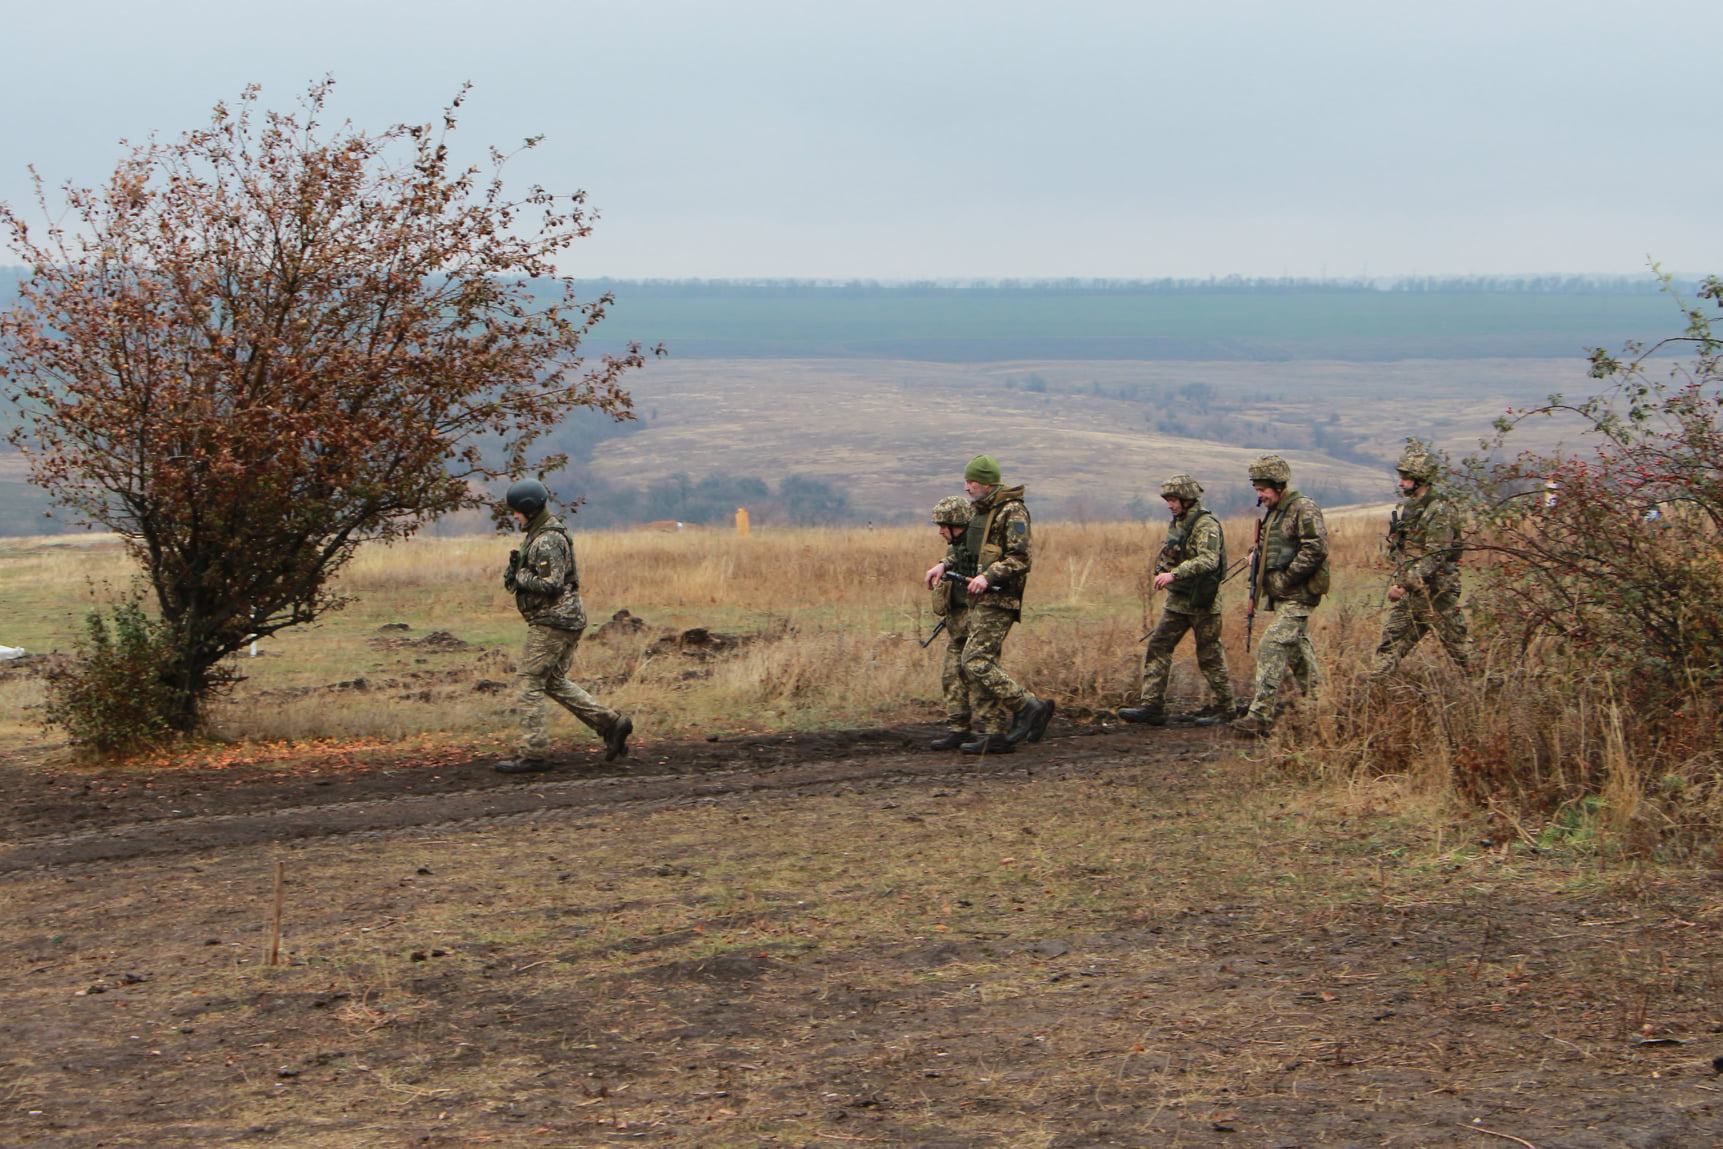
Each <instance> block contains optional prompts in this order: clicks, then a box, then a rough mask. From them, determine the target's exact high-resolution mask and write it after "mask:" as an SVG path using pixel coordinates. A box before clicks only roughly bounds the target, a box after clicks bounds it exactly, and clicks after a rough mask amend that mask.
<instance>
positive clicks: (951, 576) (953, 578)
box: [921, 571, 994, 650]
mask: <svg viewBox="0 0 1723 1149" xmlns="http://www.w3.org/2000/svg"><path fill="white" fill-rule="evenodd" d="M974 577H975V576H974V575H962V574H958V573H957V572H956V571H946V572H945V573H944V574H942V575H940V576H939V581H940V582H951V583H956V584H957V585H958V586H962V587H966V586H968V585H969V580H970V579H972V578H974ZM987 589H988V591H992V590H993V589H994V588H993V587H988V588H987ZM945 622H946V620H945V619H943V618H942V619H940V620H939V622H938V623H937V624H935V625H934V628H933V633H932V634H930V635H928V636H927V641H926V642H924V643H922V644H921V649H923V650H926V649H927V648H928V647H930V646H932V645H933V640H934V639H936V638H938V637H939V632H940V631H942V630H944V629H945Z"/></svg>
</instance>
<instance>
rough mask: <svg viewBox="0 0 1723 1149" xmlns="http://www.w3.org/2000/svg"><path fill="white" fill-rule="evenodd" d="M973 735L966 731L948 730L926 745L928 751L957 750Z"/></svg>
mask: <svg viewBox="0 0 1723 1149" xmlns="http://www.w3.org/2000/svg"><path fill="white" fill-rule="evenodd" d="M974 737H975V735H973V734H971V733H970V732H969V731H967V730H948V731H946V732H945V733H944V734H941V735H940V736H939V737H938V738H935V739H934V740H933V741H932V742H929V743H928V744H927V748H928V749H929V750H959V749H962V747H963V744H964V743H965V742H968V741H969V740H970V739H971V738H974Z"/></svg>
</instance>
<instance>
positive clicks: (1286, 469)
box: [1250, 455, 1292, 487]
mask: <svg viewBox="0 0 1723 1149" xmlns="http://www.w3.org/2000/svg"><path fill="white" fill-rule="evenodd" d="M1250 481H1251V483H1252V484H1253V485H1254V484H1257V483H1263V484H1269V483H1273V484H1276V485H1279V486H1282V487H1284V486H1286V484H1288V483H1290V482H1292V467H1291V466H1290V465H1289V464H1288V463H1287V461H1286V460H1285V459H1282V458H1281V457H1280V456H1279V455H1264V456H1263V457H1262V458H1260V459H1258V460H1257V461H1256V462H1254V463H1252V464H1251V465H1250Z"/></svg>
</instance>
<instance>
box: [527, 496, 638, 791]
mask: <svg viewBox="0 0 1723 1149" xmlns="http://www.w3.org/2000/svg"><path fill="white" fill-rule="evenodd" d="M549 501H550V492H549V491H547V490H546V489H545V486H544V484H543V483H541V482H539V481H538V480H537V479H522V480H520V481H519V482H517V483H515V484H513V485H512V486H510V487H509V490H508V505H509V511H510V512H511V513H512V514H513V515H514V519H515V523H516V524H517V525H518V526H519V527H520V528H521V529H522V530H524V531H525V532H526V541H525V542H523V543H522V544H521V546H520V549H519V550H514V551H510V552H509V566H508V570H507V571H506V572H505V573H504V574H503V589H504V590H507V591H509V592H511V593H512V594H513V595H514V596H515V606H516V607H518V608H519V610H520V613H521V617H522V618H524V619H525V620H526V624H527V634H526V649H525V650H524V651H523V652H522V654H521V660H520V667H519V669H518V671H517V672H516V674H515V682H516V684H517V685H518V687H519V700H520V706H521V742H520V753H519V755H518V756H517V757H514V758H510V759H508V760H507V761H503V762H498V763H497V764H496V769H497V770H499V771H501V772H502V773H504V774H536V773H538V772H540V771H543V770H549V769H550V768H551V762H550V760H549V759H548V758H547V757H546V756H545V755H546V752H547V750H548V749H549V746H550V739H549V737H548V736H547V735H546V733H545V716H544V700H545V696H546V695H549V696H550V697H551V698H554V699H556V701H557V702H558V703H559V704H561V705H562V707H563V708H564V709H566V710H567V711H568V712H569V713H570V714H572V715H574V716H575V717H576V718H578V719H580V720H581V721H582V722H584V723H586V725H587V726H589V727H591V728H592V729H593V730H595V731H596V732H597V733H598V734H599V735H600V736H602V737H603V738H604V760H605V761H606V762H610V761H614V760H615V759H617V758H619V757H623V756H625V755H626V754H627V753H628V736H629V735H630V734H631V733H633V732H634V723H633V722H632V721H631V720H629V718H628V717H627V716H626V715H623V714H621V713H619V712H617V711H615V710H612V709H611V708H610V707H608V706H606V705H604V704H603V703H602V702H599V701H598V699H596V698H594V697H593V696H592V695H590V694H588V693H587V692H586V691H584V690H582V689H581V688H580V687H578V686H576V685H575V684H574V683H573V682H570V681H569V679H568V668H569V665H570V664H571V663H572V662H573V661H574V649H575V647H576V646H578V645H580V636H581V633H582V632H583V631H584V630H585V629H586V608H585V607H584V606H583V605H582V604H581V601H580V573H579V570H578V569H577V568H576V566H575V562H574V540H573V539H572V538H570V537H569V533H568V528H567V527H565V526H563V525H562V522H561V520H559V519H557V518H556V517H555V516H554V515H552V514H551V513H550V509H549V507H548V506H547V504H548V503H549Z"/></svg>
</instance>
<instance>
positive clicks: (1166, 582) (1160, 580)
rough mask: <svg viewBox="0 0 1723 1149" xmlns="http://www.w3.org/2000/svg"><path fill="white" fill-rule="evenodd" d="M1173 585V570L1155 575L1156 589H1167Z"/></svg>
mask: <svg viewBox="0 0 1723 1149" xmlns="http://www.w3.org/2000/svg"><path fill="white" fill-rule="evenodd" d="M1172 585H1173V572H1172V571H1162V572H1161V573H1160V574H1158V575H1156V576H1155V589H1156V590H1166V589H1167V588H1168V587H1170V586H1172Z"/></svg>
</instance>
